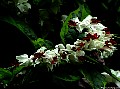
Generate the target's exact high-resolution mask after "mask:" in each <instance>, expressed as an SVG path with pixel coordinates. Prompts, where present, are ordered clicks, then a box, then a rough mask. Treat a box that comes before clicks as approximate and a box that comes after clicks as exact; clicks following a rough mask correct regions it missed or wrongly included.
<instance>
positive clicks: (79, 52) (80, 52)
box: [76, 50, 85, 57]
mask: <svg viewBox="0 0 120 89" xmlns="http://www.w3.org/2000/svg"><path fill="white" fill-rule="evenodd" d="M76 56H77V57H79V56H85V52H84V51H82V50H78V51H76Z"/></svg>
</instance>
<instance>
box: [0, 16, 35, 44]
mask: <svg viewBox="0 0 120 89" xmlns="http://www.w3.org/2000/svg"><path fill="white" fill-rule="evenodd" d="M0 20H2V21H5V22H7V23H9V24H11V25H13V26H15V27H16V28H18V30H20V31H21V32H22V33H23V34H24V35H25V36H27V38H28V39H29V40H30V41H31V42H32V40H35V39H36V38H37V36H36V34H35V33H34V31H33V30H32V29H31V28H30V27H29V26H28V25H27V24H26V23H25V22H24V21H20V20H17V19H14V18H12V17H10V16H6V17H0Z"/></svg>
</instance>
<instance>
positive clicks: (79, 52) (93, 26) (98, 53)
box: [16, 15, 117, 70]
mask: <svg viewBox="0 0 120 89" xmlns="http://www.w3.org/2000/svg"><path fill="white" fill-rule="evenodd" d="M68 25H69V27H74V28H76V30H78V31H79V32H80V33H82V32H83V31H84V30H85V29H87V31H85V36H84V37H83V38H82V39H77V40H76V42H74V44H73V45H71V44H66V46H65V45H63V44H58V45H56V46H55V48H54V49H52V50H49V49H47V48H46V47H41V48H40V49H38V50H37V52H35V53H34V54H33V55H31V56H30V57H28V55H27V54H23V55H20V56H16V59H17V60H18V62H19V63H20V65H26V66H30V65H34V66H35V65H36V64H41V63H46V64H47V66H48V67H49V68H50V69H51V70H52V69H53V66H54V65H57V64H60V63H61V62H62V61H66V62H67V63H70V62H71V60H72V61H74V62H82V61H87V59H86V58H85V55H87V52H89V53H90V56H91V57H94V58H95V59H96V60H97V61H99V62H104V58H108V57H109V56H112V55H113V53H114V51H115V50H116V49H117V48H116V47H115V46H114V45H115V44H116V42H115V40H114V37H113V34H110V31H109V29H108V28H107V27H105V26H104V25H102V24H101V23H100V21H99V20H97V17H92V16H91V15H88V16H87V17H86V18H85V19H84V20H83V21H79V18H78V17H76V18H72V19H70V21H69V22H68Z"/></svg>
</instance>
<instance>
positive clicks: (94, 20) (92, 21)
mask: <svg viewBox="0 0 120 89" xmlns="http://www.w3.org/2000/svg"><path fill="white" fill-rule="evenodd" d="M99 22H101V21H100V20H97V19H96V18H92V19H91V23H94V24H97V23H99Z"/></svg>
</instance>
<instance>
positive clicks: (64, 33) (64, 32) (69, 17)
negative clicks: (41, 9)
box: [60, 8, 80, 44]
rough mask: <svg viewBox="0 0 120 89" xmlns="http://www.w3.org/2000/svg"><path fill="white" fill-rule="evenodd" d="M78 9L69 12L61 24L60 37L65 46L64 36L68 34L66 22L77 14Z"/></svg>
mask: <svg viewBox="0 0 120 89" xmlns="http://www.w3.org/2000/svg"><path fill="white" fill-rule="evenodd" d="M79 11H80V8H78V9H76V10H75V11H73V12H71V13H70V14H69V16H68V17H67V18H66V21H65V22H64V23H63V26H62V28H61V31H60V37H61V39H62V42H63V44H65V43H66V42H65V36H66V34H67V33H68V29H69V28H68V21H69V20H70V19H71V18H72V17H73V14H78V12H79Z"/></svg>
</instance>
